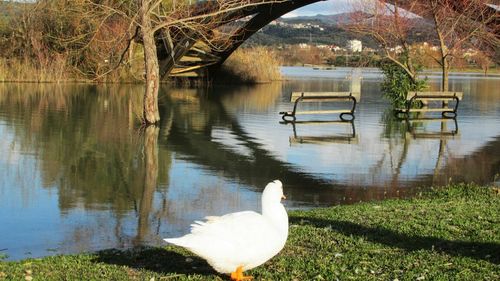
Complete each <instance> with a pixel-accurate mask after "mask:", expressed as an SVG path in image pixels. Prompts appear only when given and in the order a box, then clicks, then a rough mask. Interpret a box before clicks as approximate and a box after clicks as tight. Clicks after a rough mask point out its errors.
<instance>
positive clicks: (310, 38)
mask: <svg viewBox="0 0 500 281" xmlns="http://www.w3.org/2000/svg"><path fill="white" fill-rule="evenodd" d="M351 18H352V14H351V13H343V14H336V15H316V16H304V17H294V18H280V19H278V20H276V21H275V22H273V23H272V24H270V25H268V26H266V27H264V28H263V29H262V30H261V31H260V32H258V33H257V34H255V35H254V36H252V37H251V38H250V39H249V41H248V42H247V44H261V45H280V44H299V43H312V44H327V45H337V46H341V47H344V46H346V43H347V41H349V40H352V39H358V40H361V41H362V42H363V45H364V46H366V47H370V48H373V49H376V48H377V47H378V45H377V43H376V42H374V41H373V40H372V39H371V38H370V37H368V36H360V35H358V34H355V33H352V32H348V31H346V30H344V29H343V28H342V25H343V24H346V23H349V22H350V20H351ZM413 20H414V21H415V22H414V24H415V26H418V28H417V29H416V30H415V32H414V33H413V34H411V36H410V41H411V42H423V41H427V42H433V39H432V34H433V32H432V24H430V23H429V22H428V21H426V20H425V19H422V18H415V19H413Z"/></svg>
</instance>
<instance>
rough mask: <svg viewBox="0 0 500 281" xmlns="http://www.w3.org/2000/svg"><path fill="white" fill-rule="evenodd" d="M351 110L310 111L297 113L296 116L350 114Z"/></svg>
mask: <svg viewBox="0 0 500 281" xmlns="http://www.w3.org/2000/svg"><path fill="white" fill-rule="evenodd" d="M350 112H351V111H350V110H347V109H338V110H310V111H297V112H295V114H296V115H297V114H330V113H350Z"/></svg>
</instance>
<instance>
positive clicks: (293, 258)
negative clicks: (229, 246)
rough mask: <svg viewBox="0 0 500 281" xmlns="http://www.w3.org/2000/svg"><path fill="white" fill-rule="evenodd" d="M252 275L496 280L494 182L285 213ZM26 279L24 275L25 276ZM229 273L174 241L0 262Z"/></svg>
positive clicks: (73, 272) (50, 268) (19, 271)
mask: <svg viewBox="0 0 500 281" xmlns="http://www.w3.org/2000/svg"><path fill="white" fill-rule="evenodd" d="M248 273H249V274H251V275H253V276H254V277H255V278H256V280H336V279H339V280H351V279H355V280H500V195H499V192H498V189H494V188H490V187H478V186H473V185H457V186H450V187H446V188H442V189H436V190H434V191H431V192H428V193H424V194H423V195H421V196H419V197H418V198H415V199H410V200H386V201H382V202H371V203H360V204H355V205H350V206H338V207H332V208H325V209H315V210H312V211H295V212H290V236H289V238H288V242H287V245H286V246H285V249H284V250H283V251H282V252H281V253H280V254H279V255H278V256H276V257H275V258H273V259H272V260H270V261H269V262H267V263H266V264H264V265H263V266H260V267H258V268H256V269H254V270H251V271H249V272H248ZM26 277H27V279H26ZM31 278H32V279H33V280H152V278H154V280H227V277H226V276H224V275H219V274H217V273H215V272H214V271H213V270H211V269H210V267H209V266H208V265H207V264H206V263H205V262H204V261H203V260H201V259H199V258H197V257H195V256H193V255H191V254H189V253H188V252H186V251H183V250H182V249H180V248H176V247H170V246H169V247H163V248H143V249H134V250H129V251H118V250H107V251H102V252H98V253H91V254H79V255H69V256H54V257H46V258H41V259H28V260H23V261H18V262H1V263H0V280H31Z"/></svg>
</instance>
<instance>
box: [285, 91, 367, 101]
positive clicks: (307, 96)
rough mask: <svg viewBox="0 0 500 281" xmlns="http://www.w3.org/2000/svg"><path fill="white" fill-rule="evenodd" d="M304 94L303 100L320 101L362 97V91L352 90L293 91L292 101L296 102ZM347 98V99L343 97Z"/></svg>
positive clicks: (357, 99) (358, 98)
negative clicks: (353, 91) (354, 91)
mask: <svg viewBox="0 0 500 281" xmlns="http://www.w3.org/2000/svg"><path fill="white" fill-rule="evenodd" d="M301 96H304V98H303V99H302V100H301V102H320V101H334V100H346V101H347V100H349V98H348V97H349V96H353V97H354V98H355V99H356V102H359V100H360V98H361V94H360V93H351V92H292V95H291V96H290V101H291V102H295V101H296V100H297V99H298V98H299V97H301ZM343 98H345V99H343Z"/></svg>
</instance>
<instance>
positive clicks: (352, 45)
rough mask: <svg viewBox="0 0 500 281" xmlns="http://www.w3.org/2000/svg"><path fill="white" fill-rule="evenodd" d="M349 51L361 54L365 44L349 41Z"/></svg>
mask: <svg viewBox="0 0 500 281" xmlns="http://www.w3.org/2000/svg"><path fill="white" fill-rule="evenodd" d="M347 49H348V50H349V51H351V52H353V53H355V52H361V51H362V50H363V44H362V43H361V41H359V40H349V41H347Z"/></svg>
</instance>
